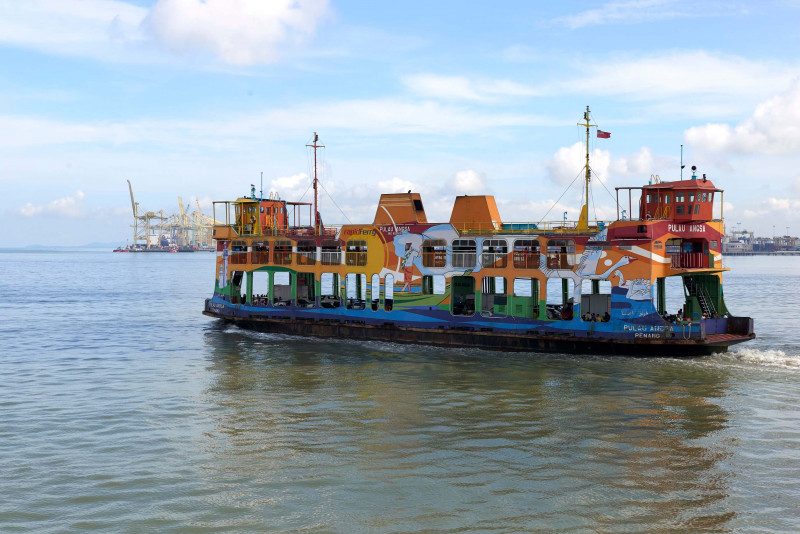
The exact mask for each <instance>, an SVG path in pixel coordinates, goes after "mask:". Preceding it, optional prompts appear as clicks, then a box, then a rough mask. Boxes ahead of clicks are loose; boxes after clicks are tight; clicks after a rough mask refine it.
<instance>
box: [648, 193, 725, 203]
mask: <svg viewBox="0 0 800 534" xmlns="http://www.w3.org/2000/svg"><path fill="white" fill-rule="evenodd" d="M687 198H688V199H689V200H688V202H695V198H697V202H714V192H713V191H712V192H710V193H709V192H698V193H696V194H695V193H694V192H691V193H684V192H680V193H675V203H676V204H679V203H681V202H687V200H686V199H687ZM646 201H647V203H648V204H651V203H653V202H656V203H660V204H669V203H670V202H671V196H670V194H669V193H664V194H661V195H659V194H658V193H647V197H646Z"/></svg>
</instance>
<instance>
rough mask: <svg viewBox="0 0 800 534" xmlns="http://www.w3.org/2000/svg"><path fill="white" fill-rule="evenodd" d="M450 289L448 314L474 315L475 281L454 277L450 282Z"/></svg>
mask: <svg viewBox="0 0 800 534" xmlns="http://www.w3.org/2000/svg"><path fill="white" fill-rule="evenodd" d="M450 287H451V291H452V298H451V299H450V313H452V314H453V315H475V279H474V278H472V277H471V276H454V277H453V278H452V279H451V280H450Z"/></svg>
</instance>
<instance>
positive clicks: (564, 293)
mask: <svg viewBox="0 0 800 534" xmlns="http://www.w3.org/2000/svg"><path fill="white" fill-rule="evenodd" d="M568 300H569V279H568V278H562V279H561V305H562V306H566V305H567V301H568Z"/></svg>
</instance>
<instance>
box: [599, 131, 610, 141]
mask: <svg viewBox="0 0 800 534" xmlns="http://www.w3.org/2000/svg"><path fill="white" fill-rule="evenodd" d="M597 137H599V138H600V139H610V138H611V133H610V132H604V131H603V130H597Z"/></svg>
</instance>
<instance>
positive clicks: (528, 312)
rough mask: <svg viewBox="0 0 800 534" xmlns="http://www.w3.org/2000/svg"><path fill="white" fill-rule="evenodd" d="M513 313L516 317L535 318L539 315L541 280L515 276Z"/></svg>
mask: <svg viewBox="0 0 800 534" xmlns="http://www.w3.org/2000/svg"><path fill="white" fill-rule="evenodd" d="M511 314H512V315H513V316H514V317H526V318H528V319H533V318H536V317H538V316H539V280H537V279H536V278H514V294H513V300H512V309H511Z"/></svg>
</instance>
